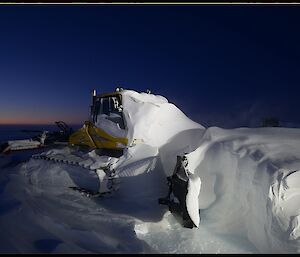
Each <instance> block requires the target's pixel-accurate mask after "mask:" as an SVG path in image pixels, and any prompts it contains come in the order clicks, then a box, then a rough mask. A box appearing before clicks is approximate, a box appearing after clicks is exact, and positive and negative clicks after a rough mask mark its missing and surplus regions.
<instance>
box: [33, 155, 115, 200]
mask: <svg viewBox="0 0 300 257" xmlns="http://www.w3.org/2000/svg"><path fill="white" fill-rule="evenodd" d="M73 157H74V156H73ZM32 158H33V159H38V160H47V161H52V162H55V163H62V164H68V165H72V166H78V167H82V168H85V169H88V170H90V171H93V172H95V173H96V174H97V177H98V179H99V189H98V191H93V190H90V189H88V188H82V187H75V186H71V187H70V188H71V189H73V190H75V191H78V192H80V193H81V194H83V195H85V196H87V197H95V196H97V197H98V196H104V195H107V194H110V193H112V192H114V191H117V190H118V189H119V185H120V180H119V177H118V176H117V175H116V172H115V170H114V169H112V168H111V165H107V166H103V167H99V168H96V169H93V168H90V167H88V166H86V165H85V163H84V162H82V160H80V159H79V158H77V160H76V159H74V158H72V156H69V158H59V157H52V156H50V157H49V156H47V155H45V154H43V153H42V154H35V155H32Z"/></svg>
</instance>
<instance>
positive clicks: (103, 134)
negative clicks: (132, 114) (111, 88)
mask: <svg viewBox="0 0 300 257" xmlns="http://www.w3.org/2000/svg"><path fill="white" fill-rule="evenodd" d="M90 107H91V112H90V119H89V120H88V121H85V122H84V125H83V127H82V128H81V129H79V130H78V131H76V132H75V133H73V134H72V135H71V136H70V138H69V144H71V145H84V146H88V147H91V148H100V149H111V150H122V149H124V148H125V147H126V146H127V145H128V138H127V137H126V135H127V128H126V125H125V120H124V115H123V106H122V91H120V90H118V89H117V91H116V92H113V93H109V94H100V95H96V90H93V94H92V105H91V106H90Z"/></svg>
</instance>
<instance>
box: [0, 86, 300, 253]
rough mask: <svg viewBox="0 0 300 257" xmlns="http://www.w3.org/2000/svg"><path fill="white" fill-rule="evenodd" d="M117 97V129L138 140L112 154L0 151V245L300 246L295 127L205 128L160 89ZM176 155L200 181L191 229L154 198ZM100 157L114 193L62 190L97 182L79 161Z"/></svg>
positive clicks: (90, 162) (85, 248)
mask: <svg viewBox="0 0 300 257" xmlns="http://www.w3.org/2000/svg"><path fill="white" fill-rule="evenodd" d="M123 97H124V106H125V107H126V108H124V109H125V110H126V111H125V115H126V117H127V119H128V120H127V124H129V126H130V128H129V129H128V131H125V132H124V131H123V132H124V133H128V137H129V138H130V141H132V142H134V139H138V140H136V141H135V142H139V143H137V144H132V145H131V147H129V148H128V149H127V150H126V151H125V153H124V155H123V156H122V157H120V158H112V157H104V156H98V155H97V154H96V151H89V152H78V151H75V150H76V148H69V147H65V146H60V147H56V148H53V149H45V151H44V153H43V154H44V155H47V156H51V157H56V158H63V159H69V160H71V161H72V160H73V161H76V162H77V163H80V165H82V166H83V167H79V166H72V165H68V164H62V163H53V162H50V161H45V160H35V159H29V157H30V154H32V153H35V152H34V151H29V152H27V153H26V154H25V153H16V154H13V155H12V156H5V157H4V156H0V229H1V235H0V240H1V244H0V252H10V253H11V252H21V253H37V252H47V253H49V252H51V253H297V252H300V242H299V236H300V231H299V229H300V228H299V226H300V225H299V221H298V220H299V217H300V216H299V214H300V204H299V196H300V194H299V193H300V188H299V187H300V186H299V185H300V175H299V174H300V173H299V169H300V129H287V128H258V129H247V128H240V129H232V130H225V129H221V128H216V127H211V128H207V129H205V128H204V127H203V126H201V125H200V124H197V123H195V122H193V121H191V120H190V119H188V117H186V116H185V115H184V114H183V113H182V112H181V111H180V110H179V109H178V108H177V107H176V106H175V105H172V104H170V103H168V101H167V100H166V99H165V98H163V97H161V96H154V95H148V94H138V93H136V92H133V91H127V92H125V94H124V95H123ZM136 110H139V111H136ZM108 129H109V126H108ZM114 132H115V133H118V131H117V130H116V128H114ZM37 151H40V150H36V152H37ZM184 153H189V154H187V158H188V161H189V165H188V169H189V173H190V178H191V179H193V180H194V179H195V181H196V180H197V179H200V181H201V188H198V189H200V194H199V196H198V194H194V196H195V195H196V196H197V198H198V201H197V198H193V199H196V202H195V201H194V202H193V201H191V202H189V203H188V205H189V208H190V209H191V210H192V211H193V213H194V214H195V213H196V212H198V207H199V209H200V218H201V221H200V225H199V228H195V229H187V228H184V227H182V225H181V219H180V217H177V216H176V215H173V214H171V213H170V212H169V211H168V209H167V207H165V206H160V205H158V198H159V197H163V196H166V194H167V191H168V188H167V185H166V176H169V175H171V174H172V172H173V170H174V167H175V163H176V156H177V155H182V154H184ZM107 164H111V165H112V167H113V168H115V170H116V173H117V175H118V177H119V181H120V189H119V190H118V191H116V192H114V193H113V194H111V195H109V196H107V197H102V198H87V197H85V196H82V195H80V194H79V193H78V192H75V191H73V190H71V189H69V187H70V186H79V187H87V188H90V189H92V190H97V189H98V187H99V182H98V178H97V175H96V174H95V173H94V172H92V171H90V170H89V168H90V169H97V168H100V167H102V166H104V165H107ZM196 191H197V190H196ZM196 191H195V190H193V189H192V190H191V193H194V192H196ZM198 213H199V212H198ZM196 214H197V213H196Z"/></svg>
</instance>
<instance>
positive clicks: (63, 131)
mask: <svg viewBox="0 0 300 257" xmlns="http://www.w3.org/2000/svg"><path fill="white" fill-rule="evenodd" d="M55 124H56V125H57V126H58V128H59V131H47V130H44V131H42V133H41V134H39V135H37V136H34V137H32V138H29V139H22V140H9V141H7V142H6V143H3V144H2V145H0V153H6V154H7V153H10V152H13V151H21V150H30V149H35V148H40V147H44V146H47V145H50V144H53V143H57V142H60V143H64V142H65V143H67V141H68V140H69V136H70V135H71V134H72V132H73V129H72V128H71V127H69V126H68V125H67V124H66V123H65V122H63V121H56V122H55ZM25 132H30V130H25ZM33 132H35V131H33Z"/></svg>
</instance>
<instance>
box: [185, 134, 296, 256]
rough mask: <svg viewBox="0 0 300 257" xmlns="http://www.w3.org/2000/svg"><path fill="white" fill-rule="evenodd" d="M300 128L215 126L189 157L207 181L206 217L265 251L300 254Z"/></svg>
mask: <svg viewBox="0 0 300 257" xmlns="http://www.w3.org/2000/svg"><path fill="white" fill-rule="evenodd" d="M299 139H300V131H299V130H298V129H284V128H261V129H246V128H241V129H233V130H223V129H219V128H209V129H207V131H206V134H205V135H204V137H203V141H202V143H201V145H200V147H199V148H198V149H196V150H195V151H194V152H192V153H190V154H189V155H188V160H189V169H190V170H191V171H194V173H195V175H198V176H199V177H200V179H201V185H202V186H201V192H200V196H199V207H200V210H201V212H200V214H201V215H200V216H201V219H202V221H203V223H205V224H206V225H207V226H208V227H209V228H211V229H212V230H213V231H215V232H217V233H222V234H232V235H239V236H243V237H245V238H248V239H249V240H250V241H251V242H252V243H253V244H254V245H255V246H256V248H257V249H258V250H259V251H260V252H261V253H296V252H300V241H299V233H300V231H299V229H300V228H299V223H298V219H299V214H300V203H299V197H300V186H299V185H300V173H299V169H300V140H299Z"/></svg>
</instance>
